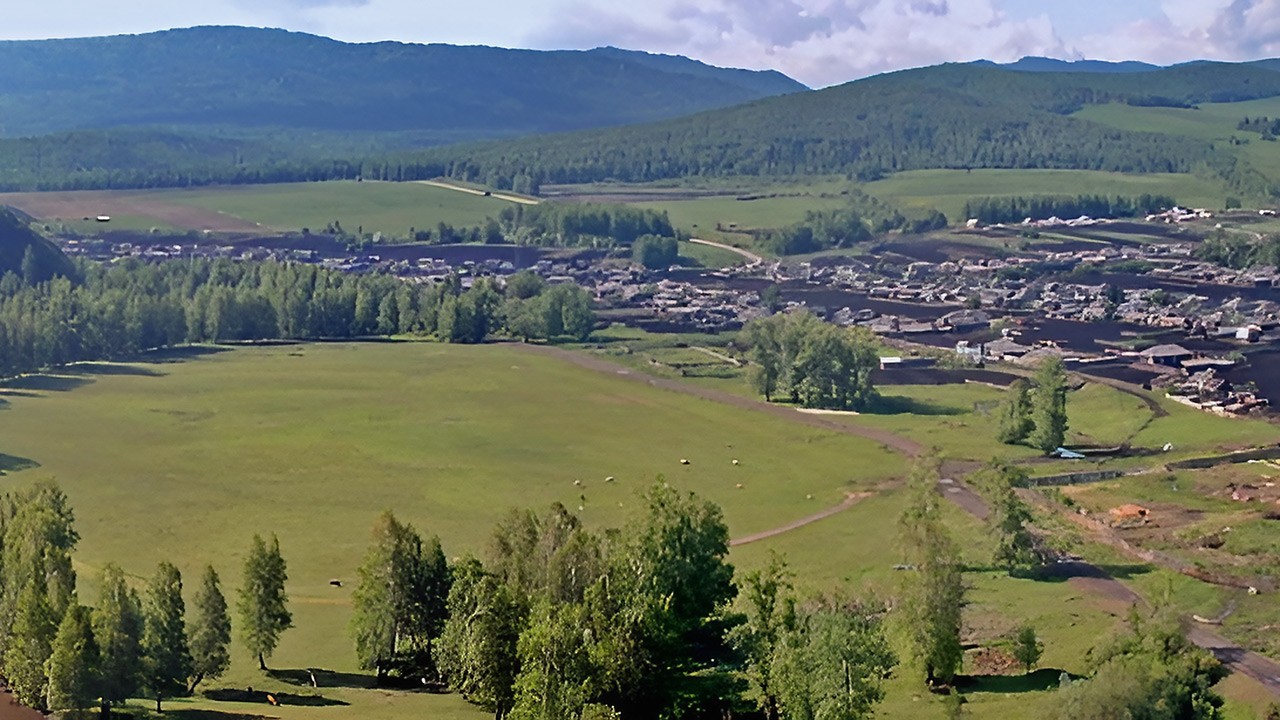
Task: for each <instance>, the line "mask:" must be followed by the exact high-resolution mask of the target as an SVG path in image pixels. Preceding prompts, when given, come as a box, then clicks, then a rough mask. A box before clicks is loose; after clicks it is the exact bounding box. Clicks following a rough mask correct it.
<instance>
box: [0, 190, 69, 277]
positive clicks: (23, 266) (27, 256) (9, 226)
mask: <svg viewBox="0 0 1280 720" xmlns="http://www.w3.org/2000/svg"><path fill="white" fill-rule="evenodd" d="M73 270H74V268H73V267H72V265H71V261H70V260H68V259H67V256H66V255H63V254H62V251H61V250H59V249H58V248H57V246H55V245H54V244H53V243H51V242H49V241H48V240H45V239H44V238H42V237H40V236H39V235H38V234H36V233H35V232H33V231H32V230H31V228H29V227H27V224H26V223H25V222H23V221H22V219H20V218H19V217H17V216H16V215H14V214H13V213H12V212H10V211H9V210H7V209H6V208H4V207H0V278H2V277H4V276H5V275H6V274H7V273H14V274H15V275H17V276H18V277H20V278H22V279H23V281H25V282H44V281H45V280H48V279H49V278H51V277H53V276H55V275H63V276H68V277H69V276H71V275H72V273H73Z"/></svg>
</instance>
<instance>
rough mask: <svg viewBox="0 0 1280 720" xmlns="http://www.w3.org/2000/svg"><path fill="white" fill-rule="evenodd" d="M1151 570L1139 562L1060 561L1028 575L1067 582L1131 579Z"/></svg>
mask: <svg viewBox="0 0 1280 720" xmlns="http://www.w3.org/2000/svg"><path fill="white" fill-rule="evenodd" d="M1150 572H1151V566H1150V565H1142V564H1138V563H1106V564H1101V565H1094V564H1092V563H1087V562H1060V563H1053V564H1052V565H1046V566H1044V567H1042V568H1040V569H1039V570H1037V571H1036V572H1034V573H1031V574H1030V575H1028V577H1030V578H1031V579H1033V580H1040V581H1043V582H1065V581H1067V580H1070V579H1071V578H1096V579H1099V580H1130V579H1133V578H1135V577H1138V576H1140V575H1146V574H1147V573H1150Z"/></svg>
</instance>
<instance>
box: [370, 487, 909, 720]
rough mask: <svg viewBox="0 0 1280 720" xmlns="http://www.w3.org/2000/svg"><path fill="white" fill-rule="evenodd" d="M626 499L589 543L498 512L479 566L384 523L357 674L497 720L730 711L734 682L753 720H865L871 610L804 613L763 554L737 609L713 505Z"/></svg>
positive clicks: (737, 700)
mask: <svg viewBox="0 0 1280 720" xmlns="http://www.w3.org/2000/svg"><path fill="white" fill-rule="evenodd" d="M642 500H643V504H642V507H641V509H640V510H639V512H638V513H636V514H635V515H634V517H633V518H632V519H631V520H630V521H629V523H628V524H627V525H626V526H625V527H623V528H621V529H618V530H606V531H603V532H592V531H590V530H588V529H586V528H585V527H584V526H583V524H582V522H581V521H580V520H579V518H578V517H576V516H575V515H573V514H572V513H571V512H569V511H568V510H567V509H566V508H565V507H563V506H562V505H559V504H556V505H553V506H552V507H551V508H550V509H549V510H548V511H547V512H546V513H543V514H541V515H539V514H537V513H534V512H532V511H512V512H511V513H510V514H509V515H508V516H507V518H506V519H505V520H503V521H502V522H501V523H500V524H499V525H498V527H497V528H496V529H495V531H494V534H493V536H492V538H491V540H490V542H489V544H488V548H487V550H486V552H485V554H484V559H483V560H481V559H479V558H476V557H465V558H463V559H461V560H458V561H455V562H454V563H453V564H452V565H449V564H448V563H447V562H446V560H445V556H444V554H443V552H442V551H441V549H440V544H439V541H438V540H437V539H436V538H431V539H429V540H425V541H424V540H423V538H422V537H421V536H420V535H419V534H418V533H417V531H415V530H414V529H413V528H412V527H411V526H409V525H405V524H402V523H400V522H399V521H397V520H396V518H395V517H394V516H393V515H391V514H390V513H387V514H385V515H383V516H382V517H381V518H380V519H379V520H378V522H377V524H376V525H375V527H374V543H373V545H372V547H371V548H370V550H369V552H368V554H367V556H366V559H365V562H364V564H363V565H362V566H361V568H360V585H359V587H358V589H357V590H356V593H355V612H354V615H353V618H352V631H353V635H354V637H355V640H356V649H357V654H358V656H359V658H360V661H361V664H362V665H363V666H364V667H365V668H367V669H371V670H375V671H377V672H378V673H379V676H380V677H382V676H385V675H387V674H397V675H403V676H406V677H411V678H414V679H415V680H416V679H417V678H418V677H421V678H423V679H427V678H434V679H436V680H437V681H439V682H440V683H442V684H444V685H447V686H448V687H450V688H452V689H453V690H455V691H457V692H459V693H461V694H462V695H463V696H464V697H466V698H467V699H468V700H470V701H471V702H473V703H476V704H478V705H481V706H483V707H485V708H487V709H488V710H490V711H492V712H493V713H494V715H495V717H498V718H508V717H509V718H519V719H528V720H577V719H578V718H584V717H600V718H608V717H617V716H618V713H621V714H622V716H624V717H643V718H656V717H705V716H709V715H712V714H715V715H723V714H727V713H738V712H742V711H744V710H747V709H749V708H750V702H749V701H748V700H747V699H746V696H745V695H744V690H746V689H747V688H746V682H750V683H751V685H753V686H754V689H755V691H756V692H755V693H754V694H753V697H754V698H755V699H756V702H757V703H758V705H759V708H760V709H761V710H763V711H764V712H765V714H766V716H767V717H769V718H774V719H777V718H787V719H788V720H825V719H828V718H830V719H841V720H844V719H849V720H852V719H856V718H861V717H866V716H868V715H869V713H870V711H871V709H872V708H873V707H874V706H875V704H876V703H877V702H878V701H879V700H880V699H881V697H882V696H883V690H882V689H881V680H882V679H883V678H884V677H885V676H886V674H887V673H888V671H889V670H890V669H891V668H892V667H893V666H894V664H895V663H896V659H895V657H894V655H893V653H892V652H891V651H890V650H889V646H888V642H887V640H886V638H885V635H884V633H883V631H882V628H881V622H882V617H883V615H884V608H883V607H882V606H879V605H877V604H876V603H874V602H872V601H859V600H855V599H852V598H850V597H848V596H846V595H844V594H841V593H834V594H826V595H818V596H813V597H804V598H802V597H800V596H799V595H797V593H796V592H795V590H794V588H793V587H792V585H791V583H790V574H789V573H788V571H787V569H786V564H785V562H783V561H782V560H781V559H779V558H777V557H775V558H773V559H772V561H771V562H770V563H769V565H768V566H767V567H766V568H764V569H762V570H760V571H757V572H754V573H750V574H748V575H746V576H745V577H744V578H743V579H742V582H741V591H742V596H741V600H742V602H741V603H740V604H739V605H738V606H736V607H735V606H734V604H733V603H734V600H735V599H736V598H738V597H739V588H738V587H736V586H735V583H734V581H733V578H734V571H733V568H732V567H731V566H730V565H729V564H728V563H727V562H726V561H725V557H726V555H727V553H728V529H727V528H726V527H725V524H724V520H723V517H722V516H721V513H720V510H719V508H718V507H716V506H715V505H713V504H711V503H708V502H706V501H703V500H701V499H699V498H698V497H696V496H694V495H692V494H683V493H680V492H677V491H676V490H674V489H672V488H671V487H669V486H668V485H666V484H665V483H663V482H659V483H658V484H656V485H654V486H653V487H651V488H650V489H649V490H648V491H647V492H646V493H645V494H644V496H643V498H642ZM744 679H745V682H744Z"/></svg>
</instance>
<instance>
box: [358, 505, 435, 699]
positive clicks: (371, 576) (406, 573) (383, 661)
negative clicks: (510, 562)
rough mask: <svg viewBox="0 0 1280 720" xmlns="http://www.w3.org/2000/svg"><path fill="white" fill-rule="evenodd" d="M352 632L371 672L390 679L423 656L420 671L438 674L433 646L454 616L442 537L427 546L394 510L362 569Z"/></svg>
mask: <svg viewBox="0 0 1280 720" xmlns="http://www.w3.org/2000/svg"><path fill="white" fill-rule="evenodd" d="M359 573H360V585H359V586H358V587H357V588H356V591H355V594H354V598H353V600H354V604H355V612H354V613H353V615H352V618H351V632H352V635H353V636H354V637H355V641H356V655H357V656H358V658H359V660H360V664H361V666H362V667H364V668H365V669H369V670H376V671H377V673H378V677H379V678H382V677H384V676H385V675H386V674H387V672H388V671H389V670H390V669H391V667H392V665H393V664H401V663H400V661H401V660H402V659H404V658H406V657H408V656H414V655H418V656H421V657H422V662H417V663H410V664H411V665H412V666H413V667H412V669H413V671H415V672H423V673H429V674H434V661H433V658H432V649H433V648H432V643H433V642H434V641H435V639H436V638H438V637H439V635H440V632H441V631H442V630H443V628H444V622H445V616H446V613H447V612H448V609H447V600H448V592H449V568H448V564H447V562H446V561H445V557H444V551H443V550H442V549H441V547H440V539H439V538H435V537H433V538H431V539H430V540H429V541H427V542H423V540H422V537H421V536H420V535H419V534H418V532H417V531H416V530H414V528H413V526H412V525H406V524H402V523H400V522H399V521H398V520H396V517H395V515H393V514H392V513H391V512H390V511H388V512H385V513H383V514H382V516H381V517H379V518H378V520H377V522H376V523H374V527H373V546H372V547H370V548H369V552H368V553H367V554H366V555H365V560H364V563H363V564H362V565H361V566H360V570H359Z"/></svg>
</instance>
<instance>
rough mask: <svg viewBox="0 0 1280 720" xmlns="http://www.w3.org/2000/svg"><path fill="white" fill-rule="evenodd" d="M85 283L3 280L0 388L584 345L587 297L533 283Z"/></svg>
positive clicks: (165, 275) (205, 263)
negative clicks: (290, 348)
mask: <svg viewBox="0 0 1280 720" xmlns="http://www.w3.org/2000/svg"><path fill="white" fill-rule="evenodd" d="M78 267H79V273H80V274H81V275H82V280H79V281H73V280H70V279H67V278H55V279H53V280H51V281H48V282H42V283H38V284H36V285H34V286H33V285H28V284H26V283H25V282H23V279H22V278H21V277H19V276H18V275H17V274H15V273H9V274H6V275H4V276H3V277H2V278H0V376H3V375H14V374H18V373H24V372H33V371H37V370H41V369H44V368H48V367H54V366H59V365H64V364H66V363H70V362H75V361H81V360H112V359H120V358H127V357H131V356H134V355H136V354H137V353H139V352H141V351H143V350H148V349H152V348H161V347H170V346H175V345H179V344H182V343H191V342H223V341H234V340H264V339H280V338H286V339H315V338H351V337H364V336H371V335H391V334H404V333H415V334H424V335H435V336H436V337H438V338H440V339H441V340H444V341H447V342H468V343H474V342H482V341H484V340H485V339H486V338H488V337H490V336H492V335H496V334H504V335H507V336H511V337H520V338H524V339H533V338H554V337H560V336H566V335H568V336H572V337H575V338H582V337H585V336H586V335H587V334H588V333H590V331H591V329H592V327H593V326H594V324H595V312H594V310H593V309H592V306H591V297H590V295H589V294H588V293H587V292H586V291H585V290H583V289H582V288H580V287H578V286H576V285H571V284H568V285H566V284H562V285H546V284H544V283H542V282H541V281H540V280H536V278H530V277H529V276H528V274H525V275H524V276H522V277H521V278H520V279H519V280H515V281H514V283H509V285H510V286H512V287H515V288H518V289H519V290H518V291H516V292H504V290H503V289H501V288H499V286H498V285H497V284H496V283H494V282H493V281H491V280H489V279H484V278H481V279H477V280H476V281H475V282H474V284H473V285H472V286H471V287H470V288H467V289H464V288H463V283H462V280H461V279H460V278H458V277H457V276H454V277H451V278H448V279H447V280H446V281H445V282H442V283H436V284H432V285H410V284H407V283H404V282H401V281H399V280H397V279H396V278H393V277H390V276H385V275H373V274H369V275H354V274H348V273H341V272H337V271H331V270H326V269H323V268H319V267H316V266H313V265H303V264H292V263H275V262H266V263H247V262H232V261H230V260H224V259H220V260H205V259H192V260H190V261H184V262H170V263H159V264H147V263H142V262H135V261H126V262H121V263H113V264H111V265H97V264H82V265H80V266H78Z"/></svg>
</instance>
